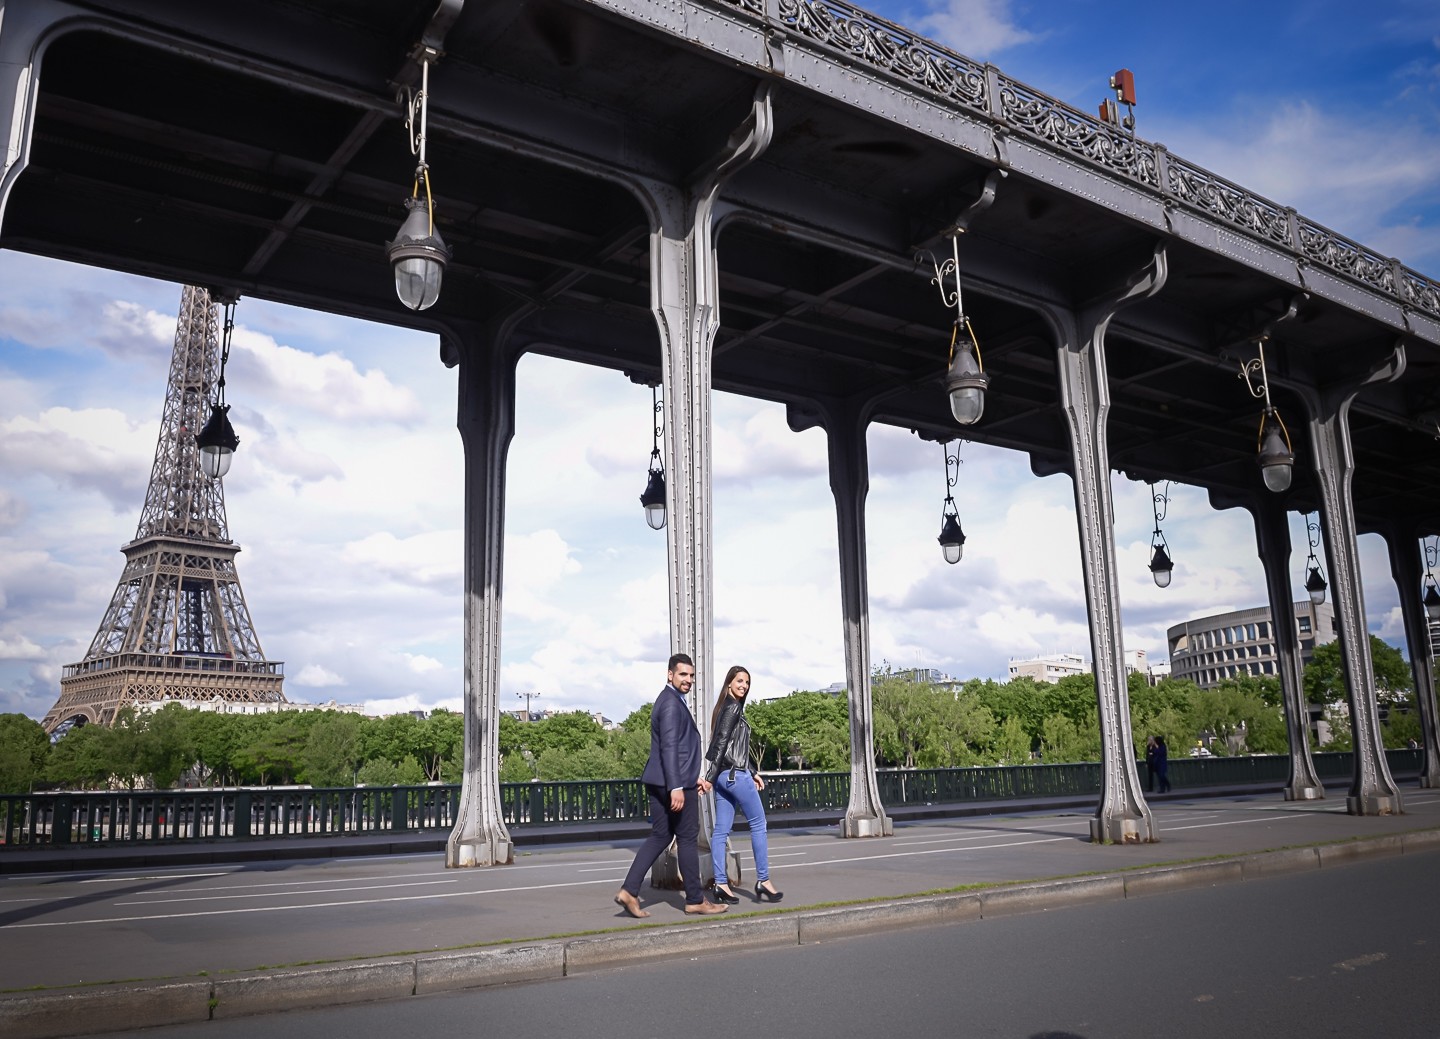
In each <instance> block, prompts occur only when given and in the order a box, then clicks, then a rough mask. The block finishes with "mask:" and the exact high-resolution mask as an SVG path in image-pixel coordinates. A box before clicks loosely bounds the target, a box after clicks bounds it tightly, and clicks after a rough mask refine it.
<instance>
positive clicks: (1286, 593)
mask: <svg viewBox="0 0 1440 1039" xmlns="http://www.w3.org/2000/svg"><path fill="white" fill-rule="evenodd" d="M1256 479H1259V476H1258V474H1257V476H1256ZM1246 508H1248V509H1249V511H1250V516H1251V518H1252V519H1254V521H1255V541H1256V544H1257V545H1258V547H1259V549H1260V563H1261V565H1262V566H1263V567H1264V568H1265V588H1266V590H1267V591H1268V592H1269V598H1270V623H1271V624H1272V625H1273V626H1274V632H1275V665H1276V667H1277V668H1278V669H1279V671H1280V690H1281V702H1282V703H1283V704H1284V707H1285V733H1286V736H1287V737H1288V738H1289V741H1290V777H1289V779H1287V780H1286V781H1285V800H1287V801H1316V800H1320V799H1321V798H1323V797H1324V796H1325V785H1324V784H1323V783H1321V782H1320V776H1319V774H1318V773H1317V772H1316V771H1315V760H1314V759H1313V758H1312V757H1311V756H1310V705H1309V702H1308V701H1307V700H1306V699H1305V689H1304V685H1303V683H1302V682H1301V680H1300V677H1301V665H1300V637H1299V635H1298V634H1297V633H1296V631H1295V607H1294V604H1293V603H1292V602H1291V601H1290V598H1291V596H1290V526H1289V523H1288V522H1287V520H1286V510H1285V503H1284V501H1283V500H1281V499H1280V498H1279V497H1278V496H1276V495H1275V494H1272V493H1270V492H1269V491H1265V490H1258V491H1256V493H1255V495H1254V497H1252V498H1251V500H1250V502H1249V503H1248V504H1247V505H1246Z"/></svg>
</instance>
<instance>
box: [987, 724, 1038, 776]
mask: <svg viewBox="0 0 1440 1039" xmlns="http://www.w3.org/2000/svg"><path fill="white" fill-rule="evenodd" d="M1031 746H1032V744H1031V742H1030V734H1029V733H1028V732H1026V731H1025V726H1024V724H1022V723H1021V721H1020V717H1019V715H1011V716H1010V717H1009V718H1006V719H1005V721H1004V722H1002V723H1001V724H1000V728H999V729H997V730H996V733H995V763H996V764H997V765H1027V764H1029V763H1030V761H1031V760H1032V759H1031V757H1030V748H1031Z"/></svg>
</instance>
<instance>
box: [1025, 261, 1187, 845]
mask: <svg viewBox="0 0 1440 1039" xmlns="http://www.w3.org/2000/svg"><path fill="white" fill-rule="evenodd" d="M1167 269H1168V268H1167V257H1166V253H1165V246H1164V244H1163V243H1159V244H1157V245H1156V246H1155V250H1154V253H1153V255H1152V256H1151V258H1150V261H1149V263H1147V264H1146V265H1145V266H1144V267H1143V268H1141V269H1140V270H1138V271H1136V272H1135V273H1134V275H1133V276H1132V277H1131V278H1130V279H1129V281H1128V282H1126V284H1125V285H1124V287H1123V288H1120V289H1117V290H1115V291H1113V292H1110V293H1107V294H1105V295H1103V296H1101V297H1099V298H1097V299H1096V300H1095V301H1094V302H1092V303H1090V304H1089V305H1087V306H1085V307H1084V308H1082V309H1081V310H1080V311H1079V312H1078V313H1072V312H1070V311H1065V310H1059V309H1053V310H1049V311H1048V312H1047V313H1048V314H1049V316H1050V318H1051V320H1052V321H1053V322H1054V323H1055V326H1056V328H1057V331H1058V332H1059V338H1060V343H1059V346H1058V349H1057V354H1058V362H1059V371H1060V402H1061V406H1062V407H1063V409H1064V411H1065V420H1066V424H1067V425H1068V427H1069V431H1070V451H1071V465H1072V476H1073V478H1074V483H1075V511H1076V515H1077V518H1078V521H1079V524H1080V558H1081V565H1082V569H1083V570H1084V576H1085V597H1086V605H1087V609H1088V611H1089V615H1090V649H1091V653H1092V655H1093V658H1094V661H1095V665H1094V670H1095V697H1096V701H1097V703H1098V706H1099V711H1100V740H1101V772H1102V775H1101V787H1100V804H1099V807H1098V808H1097V809H1096V812H1095V818H1094V819H1092V820H1091V822H1090V838H1091V840H1093V841H1095V842H1097V843H1105V844H1109V843H1112V842H1113V843H1123V844H1128V843H1134V842H1140V841H1154V840H1158V839H1159V837H1158V834H1157V833H1156V830H1155V819H1154V816H1153V815H1152V814H1151V812H1150V806H1149V805H1148V804H1146V803H1145V798H1144V795H1143V794H1142V793H1141V790H1140V776H1139V772H1138V770H1137V768H1136V765H1135V748H1134V742H1133V739H1132V737H1131V731H1130V697H1129V694H1128V692H1127V689H1126V684H1125V683H1126V680H1125V647H1124V645H1123V643H1122V631H1123V628H1122V625H1121V619H1120V591H1119V584H1118V582H1117V580H1116V576H1115V531H1114V520H1113V516H1114V507H1113V503H1112V501H1111V493H1110V462H1109V452H1108V449H1107V446H1106V425H1107V422H1108V419H1109V411H1110V389H1109V385H1108V381H1107V380H1108V377H1107V375H1106V370H1105V331H1106V328H1107V326H1108V325H1109V324H1110V321H1111V320H1112V319H1113V318H1114V317H1115V315H1116V314H1117V313H1118V312H1119V311H1120V310H1121V309H1122V308H1123V307H1125V306H1128V305H1129V304H1131V303H1134V302H1135V301H1137V300H1141V299H1146V298H1148V297H1150V296H1153V295H1155V294H1156V293H1157V292H1159V291H1160V290H1161V289H1162V288H1163V287H1164V285H1165V276H1166V272H1167Z"/></svg>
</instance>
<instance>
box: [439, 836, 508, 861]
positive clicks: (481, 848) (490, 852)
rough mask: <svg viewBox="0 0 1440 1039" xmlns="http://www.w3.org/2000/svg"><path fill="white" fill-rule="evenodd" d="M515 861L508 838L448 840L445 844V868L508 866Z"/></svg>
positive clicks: (484, 837)
mask: <svg viewBox="0 0 1440 1039" xmlns="http://www.w3.org/2000/svg"><path fill="white" fill-rule="evenodd" d="M514 861H515V845H514V843H512V842H511V840H510V839H509V837H503V838H502V837H495V836H488V837H487V836H480V837H465V838H460V839H457V838H454V837H452V838H450V840H449V841H448V842H447V843H446V844H445V867H446V868H447V869H460V868H465V867H468V866H508V865H510V864H511V863H512V862H514Z"/></svg>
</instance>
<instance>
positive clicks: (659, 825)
mask: <svg viewBox="0 0 1440 1039" xmlns="http://www.w3.org/2000/svg"><path fill="white" fill-rule="evenodd" d="M667 678H668V681H667V682H666V684H665V688H664V689H662V690H661V691H660V696H659V698H658V699H657V700H656V701H655V709H654V710H653V711H652V712H651V714H650V760H649V761H647V762H646V763H645V771H644V773H643V774H642V775H641V776H640V780H641V782H643V783H644V784H645V790H646V792H647V793H648V794H649V795H650V836H649V837H647V838H645V843H644V844H642V845H640V850H639V851H637V852H636V853H635V861H634V862H632V863H631V864H630V871H629V872H628V873H626V874H625V883H624V884H623V885H621V887H620V890H619V892H618V893H617V894H616V895H615V904H616V905H618V906H619V907H620V908H621V909H624V910H625V912H627V913H629V914H630V915H631V916H636V917H646V916H649V915H650V914H649V912H647V911H646V910H644V909H641V908H640V881H641V879H642V878H644V876H645V873H646V872H647V871H648V870H649V869H650V867H651V866H653V865H654V864H655V860H656V859H658V858H659V857H660V856H661V854H662V853H663V852H664V851H665V849H666V848H668V847H669V846H670V842H671V841H672V840H674V841H675V850H676V855H677V857H678V858H679V860H680V876H681V879H683V880H684V882H685V912H686V913H688V914H689V915H691V916H703V915H710V914H713V913H723V912H725V910H726V909H727V908H729V907H728V906H723V905H716V904H715V903H714V902H710V901H707V900H706V899H705V894H704V889H703V888H702V887H701V886H700V850H699V841H698V838H699V836H700V795H701V794H705V793H709V791H710V782H709V780H707V779H706V778H705V777H704V776H702V775H701V774H700V771H701V768H702V767H703V766H704V764H705V762H704V761H703V760H702V758H701V756H700V730H699V729H697V728H696V727H695V719H694V718H693V717H691V715H690V708H689V707H688V706H687V705H686V703H685V694H686V693H688V692H690V687H691V686H692V685H694V684H695V662H694V661H693V660H691V659H690V658H689V657H688V656H687V655H686V654H684V653H676V654H675V655H674V656H672V657H671V658H670V663H669V665H668V673H667Z"/></svg>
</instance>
